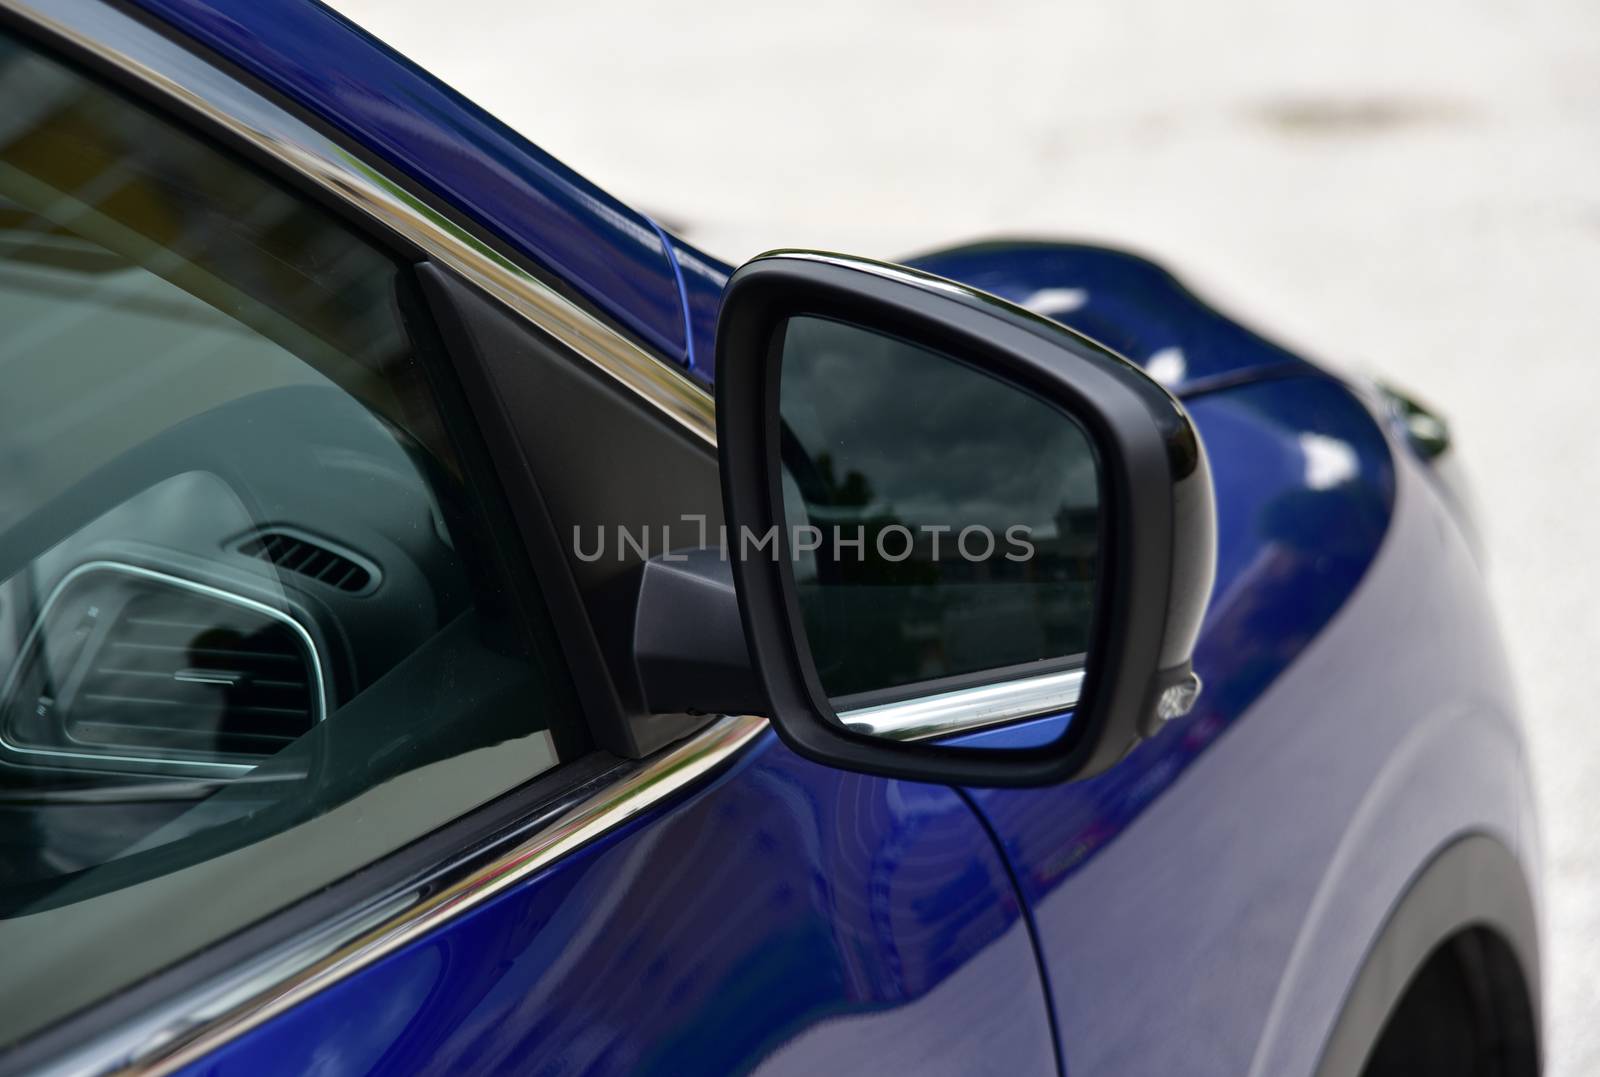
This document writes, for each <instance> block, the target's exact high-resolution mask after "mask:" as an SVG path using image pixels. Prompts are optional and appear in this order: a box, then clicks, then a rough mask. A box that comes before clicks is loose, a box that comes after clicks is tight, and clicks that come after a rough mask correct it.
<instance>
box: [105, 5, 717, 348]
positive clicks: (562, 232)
mask: <svg viewBox="0 0 1600 1077" xmlns="http://www.w3.org/2000/svg"><path fill="white" fill-rule="evenodd" d="M136 2H137V3H138V5H139V6H140V7H142V8H144V9H145V10H147V11H149V12H150V13H151V14H152V15H154V16H156V17H157V18H158V19H160V20H162V21H163V22H165V23H167V24H168V25H170V26H172V27H173V28H174V29H176V30H179V31H181V32H182V33H183V34H185V35H187V36H189V37H190V38H192V39H193V40H195V41H197V42H199V43H200V44H202V45H204V46H206V47H207V48H210V49H211V50H213V51H215V52H216V53H217V54H218V55H220V56H222V57H223V58H224V59H226V60H228V61H230V62H232V63H234V64H237V65H238V66H239V67H240V68H242V69H243V70H245V71H246V72H248V73H249V74H251V75H253V76H254V77H256V78H257V79H260V80H261V81H262V82H263V83H265V84H266V85H267V86H270V87H271V88H272V89H273V90H275V91H277V92H278V93H280V94H283V95H284V96H285V97H287V98H288V99H290V100H292V101H294V102H296V103H297V104H299V105H301V106H302V107H304V108H306V109H307V110H309V111H310V112H311V113H313V114H314V115H316V116H318V117H320V118H321V119H323V120H324V121H325V122H327V123H329V124H331V125H332V126H333V127H334V128H336V129H338V130H340V131H342V132H344V133H345V134H347V135H349V136H351V137H353V138H354V139H356V140H357V141H359V142H360V143H361V144H363V145H365V146H366V147H368V148H369V149H370V150H371V151H372V152H373V153H375V154H377V155H378V156H380V157H382V158H384V159H386V160H388V161H389V162H391V163H392V164H393V165H395V166H396V167H398V168H399V169H401V170H402V171H403V172H404V173H405V174H407V175H409V176H411V177H412V178H413V179H414V180H415V181H416V182H417V183H419V184H421V185H422V186H424V187H426V188H428V189H429V190H431V191H432V192H434V194H436V195H438V196H439V197H440V198H443V199H444V200H445V201H447V202H448V203H450V204H452V205H454V206H455V207H456V208H458V209H459V210H461V211H462V212H464V213H466V214H467V215H468V216H470V217H472V218H474V219H476V220H477V221H479V222H481V223H482V224H483V225H485V226H486V227H488V228H489V229H490V230H492V231H493V232H494V233H496V234H498V235H499V236H500V237H501V238H502V239H503V240H506V241H509V242H510V243H511V244H512V245H513V246H514V247H516V248H518V249H520V250H521V251H522V252H523V253H525V254H527V255H529V256H530V257H532V258H533V259H534V260H535V261H536V262H537V263H538V264H539V265H541V266H543V267H545V269H546V270H548V271H549V272H550V273H551V274H552V275H553V276H554V277H555V278H556V279H557V280H559V281H560V282H561V283H562V284H563V285H565V286H566V287H569V288H571V289H574V290H575V291H576V292H577V293H578V294H579V295H581V296H582V297H583V298H585V299H587V300H588V301H589V302H591V303H593V304H594V305H595V306H597V307H599V308H600V309H601V310H603V311H605V312H606V313H608V314H610V315H611V316H612V317H614V318H616V319H617V320H618V321H619V322H620V323H621V324H622V325H623V326H624V327H626V328H628V329H631V330H632V331H633V332H634V333H636V334H637V335H638V336H639V337H640V338H641V339H643V340H644V341H645V342H646V343H647V344H649V345H651V346H652V347H654V348H657V349H659V350H660V351H661V352H663V353H664V354H665V355H667V356H668V357H669V358H672V359H674V360H677V361H679V362H685V361H687V356H688V342H687V338H686V336H685V327H684V306H683V303H682V298H681V295H682V293H681V292H680V290H679V287H678V281H677V276H676V273H675V271H674V266H673V261H672V257H671V254H670V251H669V249H668V247H667V245H666V243H665V242H664V240H663V238H662V234H661V233H660V231H659V230H658V229H657V228H656V226H655V225H654V224H653V223H652V222H651V221H650V220H649V219H648V218H646V217H645V216H644V215H643V214H641V213H638V212H636V211H635V210H632V209H629V208H628V207H627V206H624V205H623V204H622V203H621V202H618V201H617V200H616V199H614V198H612V197H611V196H610V195H608V194H606V193H605V192H604V191H602V190H600V189H599V188H598V187H596V186H595V185H594V184H592V183H590V182H589V181H588V180H586V179H584V178H583V177H582V176H579V175H578V174H577V173H576V172H574V171H572V169H570V168H568V167H566V166H565V165H563V164H562V163H561V162H559V161H557V160H556V159H555V158H553V157H551V156H550V155H549V154H547V153H545V152H544V151H542V150H540V149H539V148H538V147H537V146H535V145H533V144H532V143H531V142H529V141H528V140H527V139H525V138H523V137H521V136H520V135H518V134H516V133H515V132H514V131H512V130H511V129H510V128H509V127H507V126H506V125H505V124H503V123H501V122H500V121H498V120H496V119H494V118H493V117H492V116H490V115H489V114H488V113H486V112H484V111H483V110H482V109H480V108H478V107H477V106H476V105H474V104H472V103H471V102H470V101H468V100H466V99H465V98H464V97H462V96H461V95H460V94H458V93H456V92H455V91H454V90H451V89H450V88H449V87H447V86H445V85H444V84H443V83H441V82H439V81H438V80H437V79H435V78H433V77H432V76H431V75H429V74H427V73H426V72H424V71H423V70H422V69H421V68H419V67H417V66H416V65H415V64H413V63H411V62H410V61H408V60H406V59H404V58H403V57H401V56H400V55H398V54H397V53H395V52H393V51H392V50H390V49H389V48H388V47H387V46H385V45H383V44H382V43H380V42H378V41H376V40H375V39H373V38H372V37H370V36H368V35H367V34H365V33H364V32H363V31H361V30H360V29H358V28H356V27H355V26H353V25H351V24H350V23H349V22H347V21H345V20H344V19H343V18H341V17H340V16H338V15H336V14H335V13H334V12H332V11H329V10H328V9H327V8H324V7H322V6H321V5H319V4H315V3H309V2H294V0H292V2H287V3H273V4H263V3H258V2H255V0H136Z"/></svg>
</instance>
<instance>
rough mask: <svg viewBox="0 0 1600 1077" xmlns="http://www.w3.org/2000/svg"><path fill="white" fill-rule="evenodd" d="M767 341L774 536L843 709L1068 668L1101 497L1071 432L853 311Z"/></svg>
mask: <svg viewBox="0 0 1600 1077" xmlns="http://www.w3.org/2000/svg"><path fill="white" fill-rule="evenodd" d="M778 341H779V342H780V345H781V348H782V353H781V384H780V391H779V408H780V414H781V419H782V424H781V434H780V437H781V443H780V453H781V461H782V478H783V493H784V514H785V526H786V540H787V543H788V550H789V557H790V558H791V560H792V563H793V572H794V583H795V588H796V592H797V595H798V599H799V603H800V608H801V613H802V617H803V619H804V622H805V627H806V633H807V637H808V641H809V643H810V648H811V653H812V658H813V661H814V663H815V666H816V671H817V674H818V677H819V679H820V681H821V683H822V685H823V687H824V689H825V690H826V691H827V693H828V695H829V697H830V700H831V701H832V703H833V705H834V708H835V709H836V710H837V711H839V712H840V715H841V718H842V719H843V720H844V721H845V723H846V724H847V725H852V726H853V727H854V728H864V727H862V726H858V725H854V723H852V722H851V721H850V714H849V712H850V711H852V710H859V709H860V708H870V707H877V706H879V705H881V704H885V703H893V702H894V701H897V700H898V701H906V700H925V699H928V698H930V697H934V696H940V695H942V694H945V693H950V692H966V691H969V690H970V689H972V688H974V687H975V686H980V685H993V684H995V683H996V682H1008V683H1009V682H1014V681H1019V680H1020V679H1024V678H1031V677H1033V676H1036V675H1042V674H1047V673H1051V672H1054V671H1062V670H1071V669H1075V668H1076V669H1081V668H1082V666H1083V663H1084V660H1085V654H1086V651H1087V649H1088V646H1089V639H1090V634H1091V629H1092V626H1093V613H1094V610H1093V603H1094V583H1095V574H1096V567H1097V564H1098V562H1099V542H1100V526H1099V525H1100V519H1099V517H1100V513H1099V506H1100V502H1101V492H1100V486H1101V483H1100V478H1099V471H1098V467H1097V464H1096V458H1095V452H1094V448H1093V445H1092V443H1091V441H1090V439H1089V437H1088V435H1087V434H1086V433H1085V432H1084V430H1083V429H1082V428H1081V427H1080V426H1079V425H1078V424H1077V423H1076V422H1074V421H1073V420H1072V419H1071V418H1070V417H1069V416H1068V415H1066V414H1065V413H1064V412H1062V411H1061V410H1060V409H1058V408H1057V407H1055V406H1053V405H1051V404H1049V403H1046V402H1045V401H1043V400H1041V399H1039V398H1038V397H1035V396H1033V395H1031V394H1030V393H1029V392H1027V391H1025V390H1023V389H1021V388H1019V387H1017V386H1015V385H1012V384H1009V383H1007V382H1005V381H1002V380H1000V379H998V378H996V377H994V376H992V375H990V374H987V373H985V372H983V371H981V370H979V369H977V368H976V367H973V366H970V365H968V364H966V363H964V362H961V361H959V360H958V359H956V358H953V357H951V356H947V355H942V354H939V353H937V352H934V351H930V350H928V349H926V348H923V347H920V346H918V345H915V344H911V343H909V342H906V341H903V340H900V339H897V338H895V337H892V336H887V335H884V334H882V333H879V332H875V331H873V330H869V329H865V328H863V327H860V326H856V325H849V324H845V323H843V322H839V321H834V320H830V319H825V318H821V317H814V316H795V317H791V318H789V319H788V320H787V322H786V323H785V324H784V325H782V326H780V328H779V329H778ZM1003 709H1004V708H1002V710H1003ZM994 720H996V721H997V720H1004V719H1003V718H998V719H994ZM984 724H992V721H990V722H985V721H983V720H981V719H975V720H974V721H973V722H971V723H968V724H966V725H959V724H958V725H956V726H946V727H942V728H941V729H940V730H939V731H944V732H948V731H950V729H952V728H953V729H956V730H964V729H969V728H977V727H981V726H982V725H984ZM868 731H871V732H878V730H876V729H871V730H868ZM882 735H898V736H900V737H901V739H912V736H923V735H934V734H933V732H929V731H924V732H922V733H917V734H913V735H907V734H905V733H904V732H903V731H902V732H901V733H898V734H897V733H893V732H888V731H885V732H883V733H882Z"/></svg>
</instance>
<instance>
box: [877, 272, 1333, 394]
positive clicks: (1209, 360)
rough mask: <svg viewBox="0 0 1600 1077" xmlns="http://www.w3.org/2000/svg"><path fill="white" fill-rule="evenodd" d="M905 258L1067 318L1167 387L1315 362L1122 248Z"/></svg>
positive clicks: (1214, 382) (1190, 388)
mask: <svg viewBox="0 0 1600 1077" xmlns="http://www.w3.org/2000/svg"><path fill="white" fill-rule="evenodd" d="M905 264H907V265H910V266H914V267H915V268H917V269H921V270H924V271H926V272H929V273H936V274H938V275H939V276H941V277H948V278H950V279H951V280H958V281H961V282H962V283H963V284H969V285H971V286H972V287H974V288H981V289H983V290H984V291H986V292H992V293H993V294H995V295H998V296H1000V297H1001V298H1003V299H1009V300H1010V301H1011V302H1013V303H1016V304H1018V305H1020V306H1023V307H1027V308H1028V309H1030V310H1032V311H1034V312H1035V313H1036V314H1043V315H1045V316H1047V317H1050V318H1053V319H1055V320H1056V321H1059V322H1061V323H1063V324H1064V325H1068V326H1071V327H1072V328H1073V329H1076V330H1077V331H1078V332H1080V333H1083V334H1085V335H1086V336H1090V337H1093V338H1094V339H1095V340H1098V341H1099V342H1100V343H1102V344H1105V345H1106V346H1107V347H1109V348H1112V349H1114V350H1115V351H1118V352H1120V353H1121V354H1123V355H1125V356H1127V357H1128V358H1129V359H1131V360H1133V361H1134V362H1136V363H1138V364H1139V365H1140V366H1142V367H1144V368H1145V370H1146V371H1148V372H1149V373H1150V375H1151V376H1152V377H1154V378H1155V379H1156V380H1157V381H1159V382H1161V383H1162V384H1163V385H1165V386H1166V387H1167V388H1168V389H1171V390H1173V391H1174V392H1178V393H1183V394H1186V395H1187V394H1189V393H1193V392H1200V391H1204V390H1206V389H1209V388H1213V387H1220V386H1222V385H1225V384H1236V383H1240V382H1247V381H1254V380H1257V379H1258V378H1259V377H1261V376H1263V375H1266V376H1272V377H1280V376H1284V375H1286V374H1294V373H1310V372H1311V371H1312V370H1313V369H1315V368H1313V367H1312V365H1311V364H1310V363H1309V362H1307V361H1306V360H1305V359H1302V358H1301V357H1299V356H1297V355H1295V354H1294V353H1293V352H1290V351H1288V350H1286V349H1284V348H1282V347H1280V346H1278V345H1276V344H1273V343H1272V342H1270V341H1268V340H1266V339H1264V338H1263V337H1261V336H1259V335H1258V334H1256V333H1254V332H1252V331H1251V330H1249V329H1247V328H1245V327H1244V326H1243V325H1240V324H1239V323H1238V322H1236V321H1234V320H1233V319H1231V318H1229V317H1228V316H1227V315H1225V314H1223V313H1222V312H1220V311H1218V310H1216V309H1215V308H1213V307H1211V306H1210V305H1208V304H1207V303H1206V302H1205V301H1203V300H1202V299H1200V298H1199V297H1198V296H1196V295H1195V294H1194V293H1193V292H1191V291H1189V289H1188V288H1186V287H1184V285H1183V284H1182V283H1181V282H1180V281H1179V280H1178V279H1177V278H1176V277H1174V276H1173V275H1172V274H1171V273H1169V272H1168V271H1167V270H1165V269H1163V268H1162V267H1161V266H1159V265H1157V264H1156V263H1154V262H1152V261H1150V260H1149V259H1146V258H1141V257H1139V256H1138V255H1136V254H1130V253H1128V252H1127V251H1121V250H1114V249H1111V248H1108V247H1096V246H1089V245H1086V244H1079V243H1053V242H1041V241H1033V240H997V241H994V242H988V243H977V244H973V245H970V246H964V247H953V248H950V249H947V250H940V251H934V252H931V253H928V254H922V255H918V256H916V257H913V258H909V259H906V260H905Z"/></svg>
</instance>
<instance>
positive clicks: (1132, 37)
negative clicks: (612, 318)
mask: <svg viewBox="0 0 1600 1077" xmlns="http://www.w3.org/2000/svg"><path fill="white" fill-rule="evenodd" d="M334 6H335V7H337V8H338V9H339V10H340V11H342V12H344V13H345V14H346V15H348V16H350V17H351V18H352V19H354V20H355V21H356V22H358V23H360V24H362V25H363V26H365V27H367V28H368V29H369V30H371V31H372V32H374V33H375V34H377V36H379V37H381V38H383V39H384V40H386V41H388V42H389V43H390V44H391V45H394V46H395V47H396V48H398V49H399V50H400V51H401V52H404V53H406V54H407V55H409V56H411V57H412V58H413V59H415V60H417V61H418V62H419V63H421V64H422V65H423V66H424V67H427V68H429V69H430V70H432V71H433V72H434V73H435V74H437V75H439V76H440V77H442V78H443V79H444V80H445V81H446V82H449V83H451V84H452V85H454V86H455V87H456V88H457V89H459V90H461V91H462V92H464V93H465V94H466V95H467V96H468V97H471V98H473V99H474V100H476V101H478V102H479V103H480V104H482V105H484V106H485V107H487V108H488V109H489V110H490V111H491V112H494V113H496V114H497V115H498V116H500V117H501V118H502V119H503V120H505V121H507V122H508V123H510V124H511V125H512V126H513V127H516V128H517V129H518V130H520V131H521V132H522V133H523V134H525V135H527V136H528V137H529V138H531V139H532V140H533V141H534V142H536V143H538V144H539V145H540V146H541V147H543V148H544V149H545V150H547V151H549V152H551V153H553V154H554V155H555V156H557V157H558V158H560V159H562V160H563V161H565V162H566V163H567V164H569V165H571V166H572V167H573V168H575V169H577V170H578V171H579V172H581V173H583V174H584V175H586V176H587V177H588V178H590V179H591V180H593V181H595V182H596V183H598V184H599V185H600V186H602V187H604V188H606V189H607V190H609V191H610V192H611V193H612V194H615V195H616V196H618V197H619V198H621V199H622V200H623V201H625V202H629V203H631V204H633V205H635V206H637V207H638V208H640V209H642V210H643V211H645V212H647V213H650V214H652V215H653V216H656V217H657V218H658V219H659V220H660V221H661V222H662V223H663V224H664V225H666V226H667V227H669V228H672V229H675V230H677V231H678V232H679V233H680V234H682V235H683V236H684V237H685V238H687V239H688V240H690V241H691V242H693V243H695V244H698V245H699V246H701V247H703V248H704V249H706V250H707V251H709V252H710V253H712V254H715V255H718V256H720V257H721V258H723V259H725V260H728V261H730V262H734V263H737V262H740V261H742V260H743V259H745V258H748V257H749V256H751V255H753V254H756V253H757V252H759V251H762V250H766V249H769V248H772V247H778V246H806V247H823V248H833V249H837V250H842V251H848V252H851V253H856V254H866V255H871V256H875V257H881V258H888V259H895V258H897V257H903V256H906V255H909V254H912V253H916V252H919V251H923V250H927V249H930V248H933V247H938V246H943V245H947V244H952V243H956V242H961V241H965V240H972V239H978V238H983V237H993V236H996V235H1020V234H1037V235H1043V236H1048V237H1058V238H1072V239H1087V240H1093V241H1098V242H1104V243H1109V244H1117V245H1123V246H1129V247H1132V248H1135V249H1137V250H1139V251H1141V252H1142V253H1145V254H1148V255H1151V256H1153V257H1154V258H1156V259H1157V260H1158V261H1161V262H1163V263H1165V264H1166V265H1168V266H1169V268H1172V269H1173V270H1175V271H1176V272H1177V273H1178V274H1179V276H1180V277H1182V278H1184V280H1185V281H1186V282H1187V283H1188V284H1189V285H1190V286H1191V287H1193V288H1194V289H1195V290H1197V291H1199V292H1200V293H1201V294H1202V295H1203V296H1206V297H1207V298H1209V299H1211V300H1212V301H1213V302H1215V303H1217V304H1219V305H1221V306H1222V307H1223V308H1224V309H1226V310H1228V311H1229V312H1231V313H1233V314H1235V315H1236V316H1239V317H1241V318H1242V319H1243V320H1245V321H1247V322H1249V323H1251V324H1252V325H1254V326H1256V327H1257V328H1259V329H1261V330H1263V331H1265V332H1266V333H1267V334H1268V335H1269V336H1273V337H1276V338H1278V339H1280V340H1282V341H1284V342H1286V343H1288V344H1290V345H1291V346H1293V347H1297V348H1299V349H1301V350H1302V351H1304V352H1305V353H1306V354H1307V355H1309V356H1310V357H1312V358H1315V359H1319V360H1323V361H1327V362H1331V363H1333V364H1335V365H1338V366H1342V367H1345V368H1348V369H1356V370H1364V371H1366V372H1375V373H1381V374H1383V375H1384V376H1385V377H1387V378H1388V379H1389V380H1391V381H1392V382H1394V383H1395V384H1397V385H1399V386H1401V387H1403V388H1406V389H1408V390H1410V391H1411V392H1413V393H1414V394H1415V395H1416V396H1417V397H1419V398H1420V399H1422V400H1423V401H1426V402H1427V403H1429V404H1430V405H1433V406H1435V407H1437V408H1438V409H1439V410H1440V411H1442V412H1443V413H1444V415H1445V416H1446V417H1448V418H1449V419H1450V420H1451V422H1452V424H1453V427H1454V431H1455V435H1456V443H1457V446H1458V447H1459V450H1460V452H1461V453H1462V456H1463V459H1464V462H1465V464H1466V466H1467V468H1468V470H1469V472H1470V474H1471V475H1472V476H1473V478H1474V480H1475V486H1476V491H1477V496H1478V502H1479V510H1480V513H1481V518H1482V523H1483V527H1484V532H1485V538H1486V540H1487V545H1488V551H1489V563H1488V571H1489V573H1490V576H1491V584H1492V588H1493V591H1494V594H1495V597H1496V600H1497V603H1498V605H1499V609H1500V612H1501V615H1502V625H1503V629H1504V631H1505V634H1506V636H1507V642H1508V645H1509V648H1510V652H1511V657H1512V661H1513V664H1514V666H1515V669H1516V671H1517V674H1518V677H1519V681H1520V687H1521V695H1522V702H1523V706H1524V711H1525V715H1526V719H1527V724H1528V728H1529V736H1530V740H1531V746H1532V750H1533V753H1534V762H1535V766H1536V769H1537V775H1538V780H1539V783H1540V789H1539V792H1540V797H1541V800H1542V805H1541V806H1542V809H1543V830H1544V847H1545V869H1546V893H1545V914H1546V926H1547V938H1546V942H1547V949H1546V975H1545V987H1546V991H1547V1004H1546V1017H1547V1033H1548V1036H1549V1040H1548V1063H1549V1065H1548V1072H1549V1073H1551V1074H1554V1075H1558V1077H1565V1075H1574V1077H1576V1075H1586V1074H1594V1073H1600V714H1591V713H1590V712H1589V710H1588V704H1587V703H1585V700H1586V699H1587V698H1588V696H1587V689H1586V688H1585V687H1584V686H1585V685H1586V684H1587V679H1588V674H1589V673H1590V672H1595V671H1597V670H1600V564H1597V561H1596V555H1597V553H1600V440H1597V438H1596V431H1595V427H1596V423H1597V421H1600V415H1597V412H1596V407H1597V404H1600V360H1597V357H1596V356H1595V355H1594V353H1593V350H1592V349H1593V346H1594V341H1595V338H1596V336H1597V332H1596V331H1597V330H1600V295H1597V294H1596V293H1597V291H1600V4H1597V3H1595V0H1515V2H1513V0H1412V2H1410V3H1405V4H1400V3H1394V2H1393V0H1344V2H1342V3H1338V4H1331V3H1318V4H1304V3H1265V2H1259V3H1258V2H1251V0H1211V2H1210V3H1202V4H1196V3H1193V2H1189V0H1116V2H1115V3H1102V4H1098V5H1087V4H1074V3H1059V2H1058V3H1048V4H1033V5H1029V4H990V5H984V6H983V7H982V10H981V11H980V6H979V5H974V4H971V3H954V2H946V0H919V2H916V3H913V2H910V0H896V2H880V3H876V4H873V5H871V6H870V7H868V6H867V5H864V4H860V3H857V2H852V3H837V2H832V3H830V2H816V0H813V2H811V3H808V4H805V5H803V6H802V5H796V6H794V7H793V8H790V9H779V8H776V7H774V8H770V9H769V8H767V7H765V6H761V5H752V4H748V3H743V2H734V0H702V2H700V3H697V4H694V5H685V4H681V3H677V4H669V3H646V2H637V3H612V4H594V5H561V6H555V5H552V6H551V7H550V9H549V10H537V9H536V6H535V5H528V4H524V3H517V2H511V0H456V2H455V3H453V4H451V5H450V6H449V8H448V10H447V11H445V12H443V13H442V16H443V17H441V9H440V6H439V5H438V4H437V3H435V2H432V0H429V2H426V3H425V2H423V0H339V2H337V3H335V5H334Z"/></svg>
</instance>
